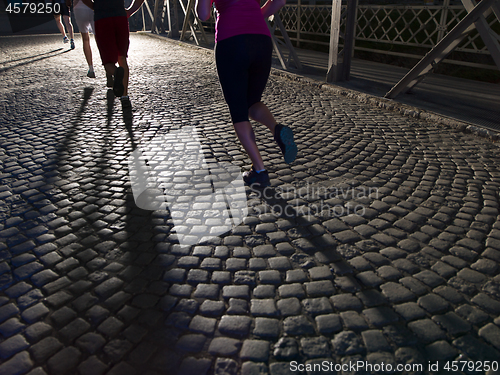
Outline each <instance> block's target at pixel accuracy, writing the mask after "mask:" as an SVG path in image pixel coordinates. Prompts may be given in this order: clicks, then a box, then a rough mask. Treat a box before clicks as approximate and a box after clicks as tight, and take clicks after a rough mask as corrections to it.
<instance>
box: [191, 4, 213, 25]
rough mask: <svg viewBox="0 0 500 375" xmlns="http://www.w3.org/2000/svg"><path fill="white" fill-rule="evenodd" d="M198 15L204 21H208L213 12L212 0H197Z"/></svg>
mask: <svg viewBox="0 0 500 375" xmlns="http://www.w3.org/2000/svg"><path fill="white" fill-rule="evenodd" d="M195 8H196V15H197V16H198V18H199V19H200V20H202V21H206V20H208V19H209V18H210V14H211V12H212V1H211V0H196V7H195Z"/></svg>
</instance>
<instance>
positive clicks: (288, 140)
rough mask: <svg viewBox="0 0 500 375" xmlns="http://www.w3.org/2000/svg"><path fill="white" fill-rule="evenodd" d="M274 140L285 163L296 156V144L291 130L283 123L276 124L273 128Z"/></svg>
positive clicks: (290, 161) (291, 160) (288, 162)
mask: <svg viewBox="0 0 500 375" xmlns="http://www.w3.org/2000/svg"><path fill="white" fill-rule="evenodd" d="M274 140H275V141H276V143H277V144H278V146H280V149H281V152H282V153H283V157H284V158H285V163H287V164H290V163H293V162H294V161H295V159H296V158H297V145H296V144H295V141H294V140H293V131H292V129H291V128H289V127H288V126H285V125H281V124H277V125H276V128H274Z"/></svg>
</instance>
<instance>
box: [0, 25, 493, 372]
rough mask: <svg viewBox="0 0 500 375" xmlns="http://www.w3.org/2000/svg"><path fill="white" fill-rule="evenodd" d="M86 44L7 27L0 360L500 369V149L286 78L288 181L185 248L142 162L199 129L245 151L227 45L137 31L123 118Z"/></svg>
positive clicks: (12, 363)
mask: <svg viewBox="0 0 500 375" xmlns="http://www.w3.org/2000/svg"><path fill="white" fill-rule="evenodd" d="M79 42H80V39H77V49H76V50H74V51H67V50H66V48H67V47H66V45H63V44H62V42H61V41H60V38H59V37H58V36H30V37H3V38H0V50H1V52H2V53H1V59H2V61H1V65H0V90H1V94H0V95H1V96H0V98H1V99H0V100H1V102H0V103H1V107H0V108H1V112H0V113H1V126H0V162H1V164H0V166H1V167H0V168H1V169H0V181H1V185H0V291H1V292H0V334H1V336H0V363H1V364H0V373H1V374H5V375H13V374H30V375H35V374H36V375H41V374H55V375H59V374H81V375H99V374H117V375H128V374H148V375H152V374H168V375H170V374H183V375H188V374H196V375H203V374H249V375H250V374H272V375H281V374H290V373H292V374H299V373H302V374H326V373H329V374H335V373H338V374H350V373H357V374H363V373H375V372H376V371H375V370H377V369H380V370H382V371H380V372H379V373H390V371H389V368H388V367H387V365H391V366H393V373H415V374H417V373H458V374H461V373H468V374H469V373H470V374H479V373H485V372H487V373H489V374H492V373H494V372H493V371H491V370H490V371H489V372H488V371H484V369H486V370H487V366H489V365H490V366H491V362H490V363H487V362H484V361H494V360H496V361H499V360H500V318H499V317H498V314H499V312H500V276H498V271H499V264H498V263H499V261H500V224H499V222H498V218H499V216H498V215H499V211H498V209H499V185H500V172H499V170H498V168H499V166H500V152H499V148H498V145H497V144H494V143H492V142H490V141H488V140H485V139H482V138H478V137H476V136H474V135H470V134H465V133H462V132H458V131H456V130H452V129H447V128H444V127H440V126H436V125H435V124H433V123H427V122H424V121H421V120H417V119H412V118H409V117H403V116H400V115H399V114H397V113H394V112H389V111H386V110H383V109H379V108H375V107H370V106H368V105H366V104H362V103H359V102H356V101H351V100H349V99H346V98H343V97H337V96H335V95H333V94H332V93H331V92H330V91H328V90H323V89H321V88H320V87H317V86H314V85H310V84H306V83H301V82H294V81H292V80H289V79H286V78H283V77H279V76H272V77H271V79H270V82H269V86H268V89H267V91H266V93H265V96H264V101H265V102H266V103H267V104H268V105H269V107H270V108H271V110H272V112H273V113H275V114H276V116H277V118H278V119H279V121H281V122H282V123H284V124H288V125H290V126H291V127H292V128H293V129H294V131H295V133H296V139H297V141H298V145H299V157H298V160H297V161H296V162H295V163H293V164H292V165H291V166H288V165H286V164H284V163H283V161H282V157H281V155H280V152H279V149H278V148H277V147H276V145H275V144H274V141H272V139H271V138H270V137H269V134H267V133H266V131H265V129H263V128H262V127H257V128H256V129H257V137H258V142H259V144H260V145H261V146H262V149H263V157H264V159H265V162H266V163H267V165H268V166H269V171H270V176H271V178H272V183H273V189H271V190H270V193H269V192H268V194H266V195H264V194H263V193H262V192H260V191H253V190H250V189H247V195H248V199H249V200H248V204H249V214H248V217H246V218H245V220H244V223H243V224H241V225H239V226H238V227H236V228H234V229H233V230H232V231H231V232H230V233H227V234H225V235H222V236H220V237H218V238H215V239H212V240H209V241H207V242H205V243H203V244H199V245H195V246H181V245H180V244H179V243H178V237H177V235H176V233H175V232H174V230H173V221H172V217H171V214H173V212H172V213H170V212H169V211H167V210H165V211H146V210H141V209H139V208H137V206H136V205H135V204H134V198H133V195H132V192H131V185H130V182H129V178H128V164H127V158H128V156H129V155H130V153H131V151H132V150H133V148H135V147H137V145H140V144H143V143H144V142H146V141H147V140H149V139H151V138H152V137H154V136H155V135H156V134H167V133H168V132H171V131H174V130H178V129H180V128H182V127H184V126H196V127H197V129H198V130H199V132H200V140H201V142H202V144H203V147H204V150H205V153H206V155H205V156H206V157H207V158H208V159H211V160H216V161H229V162H231V163H233V164H234V165H237V166H241V167H246V166H248V165H249V160H248V159H247V157H246V156H245V154H243V153H242V151H241V148H240V146H239V144H238V143H237V141H236V138H235V135H234V132H233V130H232V126H231V124H230V122H229V115H228V111H227V109H226V106H225V103H224V101H223V98H222V95H221V93H220V89H219V86H218V81H217V77H216V71H215V66H214V62H213V57H212V54H211V53H208V52H206V51H201V50H197V49H195V48H192V47H186V46H183V45H180V44H179V43H175V42H172V41H163V40H160V39H156V38H151V37H148V36H146V35H133V36H132V37H131V49H130V60H129V61H130V66H131V72H132V73H131V85H130V95H131V100H132V104H133V106H134V111H133V113H132V114H130V113H129V114H123V112H122V109H121V106H120V105H119V103H118V101H114V102H113V99H112V96H109V95H108V94H107V91H106V88H105V78H104V71H103V70H102V68H100V67H99V68H98V69H97V71H96V73H97V75H98V78H97V79H96V80H91V79H88V78H87V77H85V73H86V68H85V65H86V64H85V62H84V58H83V53H82V51H81V48H80V47H81V44H80V43H79ZM61 47H64V49H62V50H59V48H61ZM94 55H95V58H96V60H97V49H96V48H95V45H94ZM96 65H97V64H96ZM453 360H459V361H460V360H462V361H470V362H467V366H466V367H463V364H462V363H460V362H457V363H455V364H456V365H458V370H457V371H446V370H445V369H444V366H446V364H447V362H446V361H453ZM323 361H326V362H323ZM356 361H362V363H365V362H364V361H367V362H366V363H367V364H369V365H372V366H373V365H377V364H378V365H379V367H376V366H375V367H372V369H371V370H370V369H369V370H368V371H366V370H365V369H363V368H361V367H359V368H354V367H353V364H354V363H356ZM437 361H440V362H437ZM472 361H473V362H472ZM382 363H383V364H384V366H386V367H381V366H382ZM305 364H308V365H310V366H309V367H308V368H303V367H301V365H305ZM314 364H317V365H319V364H321V365H322V368H320V369H318V366H316V368H314V367H312V365H314ZM339 364H344V365H345V366H344V367H343V368H339V367H338V366H339ZM412 364H413V365H421V366H423V368H422V369H419V368H418V367H414V368H412V367H411V366H410V365H412ZM429 364H431V365H432V366H433V367H431V368H430V369H429ZM448 364H449V365H450V366H451V365H452V363H451V362H448ZM396 365H406V367H405V368H403V369H401V368H399V369H397V368H396ZM325 366H327V368H328V370H329V371H320V370H321V369H323V370H325ZM367 366H368V365H367ZM436 366H438V370H436ZM480 366H483V367H482V368H480ZM302 369H303V371H302ZM308 370H309V371H308ZM330 370H333V371H330ZM401 370H402V371H401ZM471 370H478V371H471Z"/></svg>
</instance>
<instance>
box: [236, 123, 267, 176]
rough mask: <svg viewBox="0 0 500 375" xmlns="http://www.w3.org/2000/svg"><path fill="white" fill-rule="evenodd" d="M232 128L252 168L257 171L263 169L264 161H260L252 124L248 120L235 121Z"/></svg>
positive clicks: (260, 157)
mask: <svg viewBox="0 0 500 375" xmlns="http://www.w3.org/2000/svg"><path fill="white" fill-rule="evenodd" d="M234 130H235V132H236V135H237V136H238V139H239V140H240V142H241V144H242V146H243V148H244V149H245V151H246V152H247V154H248V156H249V158H250V160H251V161H252V165H253V167H254V169H255V170H257V171H259V170H262V169H265V168H264V162H263V161H262V156H261V155H260V151H259V148H258V147H257V143H256V142H255V133H254V131H253V128H252V124H250V121H242V122H237V123H235V124H234Z"/></svg>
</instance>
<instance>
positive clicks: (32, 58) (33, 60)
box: [0, 48, 70, 73]
mask: <svg viewBox="0 0 500 375" xmlns="http://www.w3.org/2000/svg"><path fill="white" fill-rule="evenodd" d="M61 50H62V48H58V49H55V50H53V51H50V52H45V53H41V54H38V55H34V56H30V57H23V58H20V59H14V60H9V61H4V62H2V64H11V63H15V62H18V61H23V60H29V61H23V62H21V63H18V64H14V65H12V66H7V67H4V68H0V73H3V72H6V71H8V70H11V69H15V68H19V67H22V66H25V65H29V64H34V63H36V62H39V61H41V60H45V59H49V58H52V57H57V56H59V55H62V54H64V53H68V52H70V50H66V51H62V52H59V53H55V52H58V51H61ZM45 55H50V56H45ZM39 56H43V57H39Z"/></svg>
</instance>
